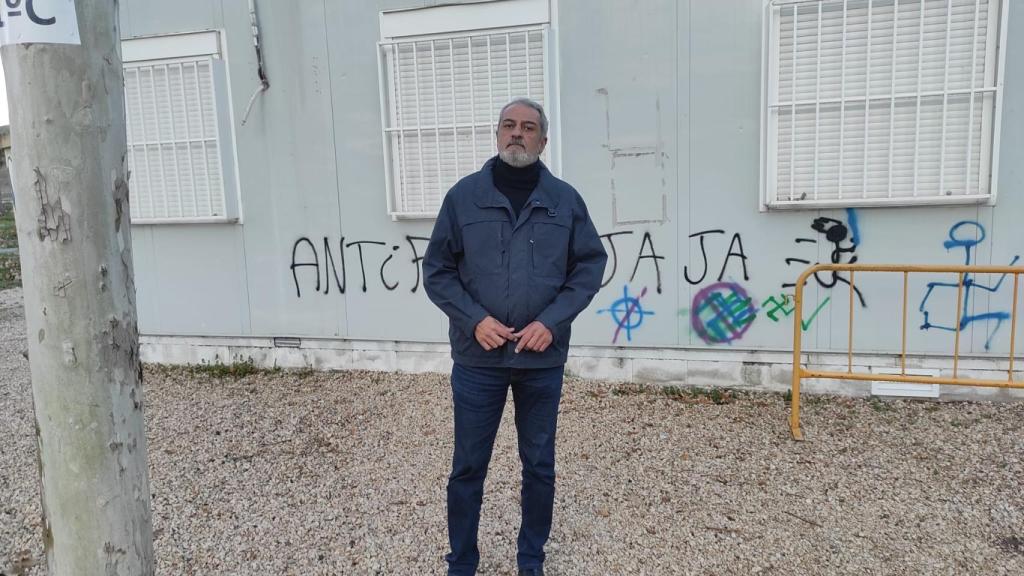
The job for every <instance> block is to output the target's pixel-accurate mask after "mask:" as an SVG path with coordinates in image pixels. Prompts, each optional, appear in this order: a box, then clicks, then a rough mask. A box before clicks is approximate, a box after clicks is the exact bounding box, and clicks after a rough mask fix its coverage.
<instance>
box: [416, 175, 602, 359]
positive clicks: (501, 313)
mask: <svg viewBox="0 0 1024 576" xmlns="http://www.w3.org/2000/svg"><path fill="white" fill-rule="evenodd" d="M495 160H496V158H491V159H490V160H488V161H487V163H485V164H484V166H483V168H482V169H481V170H480V171H479V172H475V173H473V174H470V175H469V176H466V177H465V178H463V179H462V180H460V181H459V182H458V183H457V184H455V186H453V187H452V189H451V190H449V191H448V195H447V196H445V199H444V203H443V204H442V205H441V212H440V213H439V214H438V216H437V222H435V224H434V232H433V234H432V235H431V237H430V244H429V245H428V246H427V251H426V254H425V255H424V258H423V273H424V281H423V285H424V287H425V288H426V292H427V296H429V297H430V299H431V301H433V302H434V304H436V305H437V306H438V307H439V308H441V310H442V311H444V313H445V314H447V315H448V318H449V320H450V327H449V330H448V335H449V338H450V339H451V344H452V358H453V359H454V360H455V361H456V362H458V363H460V364H465V365H467V366H487V367H510V368H551V367H555V366H559V365H562V364H564V363H565V360H566V356H567V354H568V351H569V336H570V325H571V324H572V321H573V319H574V318H576V315H577V314H579V313H580V312H581V311H583V309H584V308H586V307H587V304H589V303H590V300H591V299H592V298H593V297H594V294H596V293H597V290H598V289H599V288H600V286H601V277H602V275H603V274H604V265H605V262H606V261H607V260H608V256H607V254H606V253H605V250H604V246H603V245H602V243H601V238H600V237H599V236H598V234H597V230H596V229H595V228H594V223H593V222H592V221H591V220H590V214H589V213H588V212H587V207H586V205H585V204H584V203H583V198H581V197H580V195H579V193H578V192H576V190H575V189H574V188H573V187H572V186H570V185H568V184H566V183H565V182H563V181H561V180H559V179H558V178H555V177H554V176H553V175H552V174H551V172H549V171H548V169H547V168H546V167H544V166H543V165H542V166H541V170H540V180H539V182H538V183H537V188H536V189H535V190H534V191H533V193H532V194H531V195H530V197H529V199H527V201H526V204H525V205H524V206H523V209H522V212H521V213H520V214H519V219H518V220H516V219H515V217H514V215H513V211H512V206H511V205H510V204H509V201H508V198H506V197H505V195H504V194H502V193H501V192H500V191H499V190H498V189H497V188H496V187H495V186H494V176H493V174H492V168H493V166H494V162H495ZM488 315H490V316H493V317H494V318H495V319H496V320H497V321H499V322H501V323H502V324H504V325H506V326H508V327H510V328H513V329H514V330H516V331H519V330H522V329H523V328H525V327H526V325H527V324H529V323H530V322H532V321H534V320H537V321H540V323H541V324H543V325H544V326H545V327H546V328H547V329H548V330H550V331H551V334H552V336H553V341H552V343H551V345H550V346H549V347H548V348H547V350H545V351H544V352H531V351H528V350H523V351H521V352H520V353H519V354H516V353H515V343H514V342H509V343H506V344H505V346H502V347H500V348H497V349H494V350H491V351H487V350H484V349H483V347H482V346H480V343H479V342H477V340H476V337H475V336H474V330H475V329H476V325H477V324H479V323H480V321H481V320H483V319H484V318H486V317H487V316H488Z"/></svg>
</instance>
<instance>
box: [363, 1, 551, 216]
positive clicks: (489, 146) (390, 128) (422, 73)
mask: <svg viewBox="0 0 1024 576" xmlns="http://www.w3.org/2000/svg"><path fill="white" fill-rule="evenodd" d="M510 5H511V6H510ZM509 8H522V9H523V10H521V11H513V12H511V14H514V16H511V17H513V18H516V19H517V20H516V22H515V23H516V24H517V25H515V26H511V27H510V26H505V27H493V26H489V25H487V24H488V22H487V21H488V20H494V24H497V23H498V22H499V21H500V22H502V23H504V24H508V23H509V20H508V18H507V17H506V14H510V13H509V12H508V9H509ZM439 10H445V11H448V12H450V14H447V15H445V14H439V13H438V12H437V11H439ZM453 11H458V12H460V17H458V18H454V19H452V18H451V16H454V15H455V14H454V12H453ZM490 11H495V12H494V13H491V14H488V12H490ZM396 16H397V18H396ZM431 17H433V18H431ZM547 18H548V12H547V2H546V0H544V1H542V2H540V1H537V0H512V1H509V2H491V3H482V4H473V5H460V6H444V7H438V8H431V9H427V10H415V11H406V12H402V13H383V14H382V18H381V31H382V36H383V37H384V40H382V41H381V42H380V45H379V47H380V57H381V58H380V60H381V62H380V65H381V79H380V80H381V117H382V123H383V135H384V156H385V164H386V174H385V181H386V183H387V193H388V211H389V213H390V214H391V215H392V217H396V218H432V217H434V216H436V215H437V210H438V209H439V208H440V206H441V201H442V200H443V198H444V195H445V193H447V191H448V189H449V188H451V186H452V185H453V184H455V183H456V182H457V181H458V180H459V179H460V178H462V177H463V176H465V175H467V174H469V173H471V172H473V171H475V170H478V169H480V166H481V165H483V163H484V161H485V160H487V159H488V158H490V157H491V156H494V155H495V154H496V153H497V151H496V149H495V135H494V130H495V127H496V125H497V121H498V113H499V112H500V109H501V107H502V106H503V105H504V104H506V103H507V102H508V101H509V100H511V99H512V98H515V97H520V96H525V97H528V98H532V99H533V100H536V101H537V102H539V103H541V104H542V105H543V104H544V103H545V102H546V101H548V100H549V97H548V90H549V83H548V81H547V77H548V75H547V62H546V55H547V52H548V50H547V47H548V32H547V27H546V25H545V24H544V23H538V21H542V22H546V21H547ZM452 22H459V23H460V24H462V25H463V26H466V25H470V26H473V27H474V29H470V30H454V31H453V30H451V29H450V26H451V23H452ZM546 154H547V152H545V155H546Z"/></svg>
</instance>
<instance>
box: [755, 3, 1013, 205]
mask: <svg viewBox="0 0 1024 576" xmlns="http://www.w3.org/2000/svg"><path fill="white" fill-rule="evenodd" d="M1005 17H1006V4H1005V2H1004V0H772V1H770V2H768V4H767V14H766V30H765V32H766V34H765V36H766V57H765V72H766V74H765V79H766V89H765V105H766V106H765V110H764V118H765V126H764V129H765V130H764V134H765V136H764V148H763V150H764V155H763V158H762V160H763V167H762V174H763V178H764V185H763V190H764V201H765V203H766V204H767V206H769V207H775V208H792V207H828V206H871V205H909V204H929V203H931V204H945V203H969V202H984V201H993V200H994V198H995V173H996V165H995V164H996V161H997V158H998V143H999V114H1000V108H1001V97H1002V78H1001V76H1002V74H1001V71H1002V61H1003V55H1002V52H1003V51H1002V50H1001V49H1000V47H1001V46H1004V45H1005V22H1006V20H1005Z"/></svg>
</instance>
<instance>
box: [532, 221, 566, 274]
mask: <svg viewBox="0 0 1024 576" xmlns="http://www.w3.org/2000/svg"><path fill="white" fill-rule="evenodd" d="M530 258H531V260H532V263H533V275H534V276H539V277H544V278H565V274H566V268H567V266H568V261H569V227H568V226H566V225H565V224H562V223H558V222H534V223H533V227H532V229H531V237H530Z"/></svg>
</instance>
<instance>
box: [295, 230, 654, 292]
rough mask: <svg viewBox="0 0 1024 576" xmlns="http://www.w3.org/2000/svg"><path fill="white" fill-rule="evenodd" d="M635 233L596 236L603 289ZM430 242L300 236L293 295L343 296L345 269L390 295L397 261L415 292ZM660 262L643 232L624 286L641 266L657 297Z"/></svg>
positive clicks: (363, 283) (649, 237) (362, 284)
mask: <svg viewBox="0 0 1024 576" xmlns="http://www.w3.org/2000/svg"><path fill="white" fill-rule="evenodd" d="M635 233H636V231H634V230H620V231H618V232H611V233H608V234H602V235H601V240H602V242H604V243H605V245H606V248H607V251H608V265H607V267H606V270H608V275H607V278H605V279H604V280H603V281H602V283H601V287H602V288H604V287H605V286H608V285H609V284H610V283H611V282H612V281H613V280H614V279H615V277H616V275H617V274H618V269H619V260H620V258H619V249H620V248H622V247H623V244H624V243H623V242H622V238H619V237H626V236H632V235H634V234H635ZM617 239H618V240H617ZM429 241H430V238H426V237H423V236H406V237H405V239H404V245H403V244H402V243H388V242H384V241H382V240H352V241H346V238H345V237H344V236H343V237H341V239H340V240H339V241H338V242H337V243H336V244H335V243H333V242H332V241H331V239H330V238H329V237H327V236H324V237H323V239H322V241H320V240H314V239H312V238H310V237H307V236H303V237H301V238H299V239H298V240H296V241H295V242H294V243H293V244H292V251H291V262H290V264H289V267H288V268H289V273H290V274H291V277H292V282H293V283H294V284H295V296H296V297H297V298H302V296H303V294H304V293H308V292H309V291H310V289H312V291H313V292H316V293H321V294H330V293H331V290H332V286H333V289H334V290H336V291H337V292H338V293H339V294H345V292H346V290H347V289H348V280H349V275H350V270H349V268H352V269H353V270H352V273H356V274H358V281H359V282H360V284H359V289H360V290H361V291H362V292H368V291H370V290H371V289H372V288H374V287H375V286H380V287H381V288H384V289H385V290H387V291H389V292H393V291H395V290H397V289H398V288H399V286H400V281H399V280H398V278H397V277H398V275H399V273H398V271H397V270H396V268H397V267H398V265H399V263H400V262H406V263H408V264H411V265H412V266H413V268H414V269H415V280H414V281H413V282H412V285H411V287H410V289H409V291H410V292H413V293H415V292H416V291H417V290H419V287H420V285H421V284H422V266H421V264H420V263H421V262H422V261H423V255H424V253H425V252H426V245H427V243H428V242H429ZM402 254H404V255H406V256H407V257H408V259H407V260H395V258H396V257H399V258H401V256H400V255H402ZM664 259H665V257H664V256H662V255H660V254H658V251H657V249H656V248H655V245H654V238H653V236H652V235H651V233H650V232H649V231H645V232H644V233H643V235H642V236H640V244H639V247H638V248H637V249H636V257H635V258H633V260H632V264H633V266H632V268H631V269H630V270H631V272H630V275H629V281H630V282H633V281H634V280H635V279H636V278H637V274H638V273H640V272H642V271H643V269H644V268H645V267H646V268H648V269H652V271H653V273H654V279H655V282H656V283H655V290H656V292H657V293H658V294H661V292H662V285H661V261H663V260H664ZM357 263H358V266H357ZM356 268H358V271H356Z"/></svg>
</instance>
